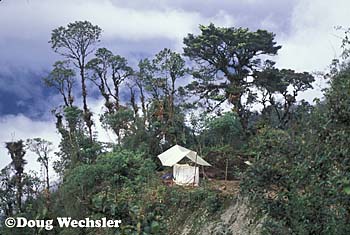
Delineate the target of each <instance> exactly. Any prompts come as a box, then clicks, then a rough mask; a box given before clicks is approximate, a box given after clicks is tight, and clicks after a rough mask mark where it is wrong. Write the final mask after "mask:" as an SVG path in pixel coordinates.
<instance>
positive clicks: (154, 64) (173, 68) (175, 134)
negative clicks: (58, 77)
mask: <svg viewBox="0 0 350 235" xmlns="http://www.w3.org/2000/svg"><path fill="white" fill-rule="evenodd" d="M187 71H188V70H187V68H186V66H185V61H184V59H183V58H182V57H181V55H180V54H178V53H176V52H173V51H171V50H170V49H167V48H165V49H163V50H162V51H160V52H159V53H157V54H156V55H155V57H154V58H153V59H152V60H149V59H144V60H141V61H140V63H139V72H138V74H137V75H138V76H137V80H136V85H137V86H138V87H139V89H140V93H141V97H140V98H141V106H142V110H143V113H144V115H145V111H144V110H146V107H145V101H144V100H145V95H144V91H147V92H148V94H149V96H150V99H149V103H150V104H151V107H150V108H151V109H153V110H152V115H150V116H149V117H148V118H149V119H151V118H153V119H154V120H153V121H154V122H157V123H159V124H160V130H159V133H158V135H159V136H160V137H161V138H165V140H166V141H167V142H169V144H171V145H172V144H175V143H178V142H181V141H180V139H179V136H180V131H179V130H177V129H178V128H177V121H179V120H180V119H181V120H182V116H181V115H180V112H179V111H180V110H179V107H177V103H176V102H177V101H178V100H179V99H178V94H179V92H178V86H179V84H178V82H179V80H180V79H182V78H184V76H185V75H186V74H187ZM147 116H148V115H147ZM180 116H181V117H180ZM148 121H149V122H150V120H148Z"/></svg>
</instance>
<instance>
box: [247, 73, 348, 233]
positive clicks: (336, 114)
mask: <svg viewBox="0 0 350 235" xmlns="http://www.w3.org/2000/svg"><path fill="white" fill-rule="evenodd" d="M349 77H350V76H349V73H348V69H346V70H344V71H342V72H341V73H338V74H336V75H335V77H333V78H332V80H331V87H330V88H329V89H328V90H327V92H326V100H325V102H324V104H322V103H319V104H318V105H317V106H316V107H315V108H314V109H312V110H311V112H310V113H309V114H308V115H306V116H304V118H303V119H302V120H304V122H300V123H298V126H297V128H296V129H293V130H289V131H282V130H276V129H272V128H262V129H260V130H259V132H258V134H257V136H256V137H255V138H254V139H253V140H252V142H251V144H250V149H251V151H252V154H253V155H254V156H255V161H254V163H253V166H251V167H250V168H249V170H248V171H247V173H246V175H245V177H244V180H243V183H242V189H243V192H244V193H245V194H246V195H247V196H249V197H250V198H251V200H252V201H254V202H255V203H256V205H258V206H260V208H261V209H262V213H267V214H268V215H269V219H268V220H267V221H266V224H265V229H266V232H267V234H271V233H277V234H281V233H283V234H348V233H349V231H350V227H349V223H348V221H349V218H350V211H349V209H348V208H349V202H348V186H349V179H350V175H349V171H348V169H349V166H350V165H349V164H350V161H349V160H348V157H347V156H348V155H349V146H350V145H349V144H350V143H349V136H350V128H349V127H350V125H349V122H348V120H347V117H348V113H349V110H348V108H347V103H348V100H349V99H350V98H349V97H350V96H349V95H350V94H349V93H348V91H349V88H350V84H349V82H348V81H349ZM347 110H348V111H347ZM305 117H306V118H305Z"/></svg>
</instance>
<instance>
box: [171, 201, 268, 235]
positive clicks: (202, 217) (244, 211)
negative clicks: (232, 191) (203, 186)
mask: <svg viewBox="0 0 350 235" xmlns="http://www.w3.org/2000/svg"><path fill="white" fill-rule="evenodd" d="M178 216H180V218H181V220H182V221H183V223H182V224H179V225H178V229H177V231H176V232H175V231H174V233H173V234H178V235H246V234H249V235H258V234H261V231H262V224H263V221H264V217H263V218H261V219H256V215H255V213H254V209H252V208H250V207H249V204H248V202H247V201H246V200H245V199H243V198H240V197H238V198H236V199H235V200H231V202H229V203H227V204H226V205H225V206H224V207H223V208H222V209H221V210H219V211H217V212H216V213H215V214H214V215H213V214H209V213H208V212H207V211H206V210H203V209H201V208H198V210H195V211H192V212H191V213H189V214H187V215H186V213H183V212H180V213H179V214H178ZM184 216H185V217H186V218H184Z"/></svg>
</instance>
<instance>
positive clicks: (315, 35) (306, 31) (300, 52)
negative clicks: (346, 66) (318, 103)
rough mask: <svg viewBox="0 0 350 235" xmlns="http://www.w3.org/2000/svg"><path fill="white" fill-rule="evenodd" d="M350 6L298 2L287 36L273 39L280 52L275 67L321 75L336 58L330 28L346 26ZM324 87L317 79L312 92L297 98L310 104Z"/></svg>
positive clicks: (343, 2) (346, 3)
mask: <svg viewBox="0 0 350 235" xmlns="http://www.w3.org/2000/svg"><path fill="white" fill-rule="evenodd" d="M349 7H350V3H349V1H346V0H335V1H332V2H331V3H330V2H328V1H323V0H313V1H311V0H308V1H302V0H300V1H299V3H298V4H297V6H296V7H295V8H294V12H293V14H292V18H291V32H290V33H289V34H288V35H277V36H279V37H277V41H278V43H279V44H280V45H282V49H281V50H280V51H279V55H278V56H277V59H276V61H277V66H278V67H281V68H291V69H295V70H296V71H308V72H319V71H320V72H325V71H327V69H328V66H329V64H330V63H331V60H332V59H334V58H336V57H339V56H340V54H341V50H340V43H341V41H340V39H339V37H338V36H336V34H338V35H339V32H337V31H336V30H335V29H334V27H335V26H337V25H343V26H348V25H346V24H348V16H349V11H348V10H349ZM326 86H327V83H326V81H324V80H323V79H322V78H318V79H317V82H316V83H315V84H314V87H315V89H314V90H312V91H307V92H305V93H303V94H302V95H301V96H299V99H301V98H304V99H307V100H308V101H312V100H313V98H315V97H321V96H322V91H321V89H322V88H324V87H326Z"/></svg>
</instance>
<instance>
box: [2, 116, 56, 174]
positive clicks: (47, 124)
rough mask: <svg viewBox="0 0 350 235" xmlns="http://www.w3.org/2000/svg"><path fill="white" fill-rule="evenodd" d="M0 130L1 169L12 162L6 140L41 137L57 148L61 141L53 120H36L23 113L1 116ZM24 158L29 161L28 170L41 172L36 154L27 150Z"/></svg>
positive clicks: (26, 168)
mask: <svg viewBox="0 0 350 235" xmlns="http://www.w3.org/2000/svg"><path fill="white" fill-rule="evenodd" d="M0 130H1V132H0V156H1V157H0V169H2V168H4V167H5V166H6V165H8V164H9V163H10V162H11V157H10V155H9V154H8V151H7V149H6V147H5V143H6V142H9V141H17V140H20V139H22V140H24V141H25V140H26V139H28V138H37V137H40V138H43V139H46V140H48V141H51V142H53V144H54V146H55V147H56V148H57V146H58V143H59V136H58V134H57V133H56V130H55V125H54V122H53V121H52V122H51V121H35V120H31V119H30V118H28V117H26V116H24V115H22V114H19V115H16V116H15V115H7V116H3V117H0ZM52 156H53V153H52ZM24 158H25V159H26V160H27V162H28V164H27V165H26V167H25V171H26V172H28V171H29V170H34V171H37V172H40V164H39V163H38V162H37V161H36V159H37V156H36V155H35V154H33V153H32V152H30V151H27V153H26V155H25V157H24ZM51 172H52V170H51Z"/></svg>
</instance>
